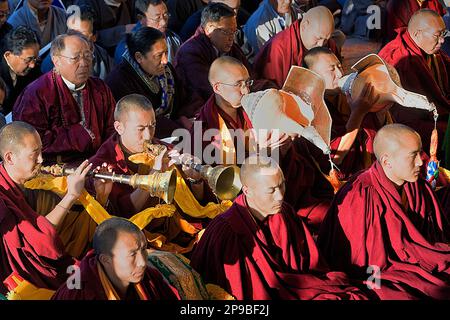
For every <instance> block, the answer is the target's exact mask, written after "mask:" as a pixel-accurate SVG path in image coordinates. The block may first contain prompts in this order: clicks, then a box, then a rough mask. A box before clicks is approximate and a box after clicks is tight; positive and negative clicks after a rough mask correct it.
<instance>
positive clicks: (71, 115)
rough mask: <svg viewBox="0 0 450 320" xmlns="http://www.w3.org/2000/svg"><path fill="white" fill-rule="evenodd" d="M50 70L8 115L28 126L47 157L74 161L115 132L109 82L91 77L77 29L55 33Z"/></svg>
mask: <svg viewBox="0 0 450 320" xmlns="http://www.w3.org/2000/svg"><path fill="white" fill-rule="evenodd" d="M51 56H52V61H53V63H54V65H55V67H54V69H53V70H52V71H50V72H48V73H46V74H44V75H43V76H41V77H40V78H39V79H38V80H36V81H35V82H33V83H32V84H31V85H29V86H28V87H27V88H26V89H25V90H24V91H23V92H22V94H21V95H20V96H19V98H18V99H17V101H16V104H15V105H14V108H13V119H14V120H22V121H25V122H28V123H29V124H31V125H33V126H34V127H35V128H36V130H37V131H38V133H39V135H40V136H41V139H42V144H43V154H44V158H45V159H46V161H49V162H58V163H60V162H77V161H79V160H80V159H83V158H87V157H89V156H91V155H93V154H94V153H95V151H96V150H97V149H98V148H99V147H100V145H101V144H102V142H103V141H105V140H106V139H107V138H108V137H109V136H110V135H111V134H112V133H113V131H114V127H113V122H114V120H113V113H114V106H115V101H114V97H113V95H112V93H111V90H110V89H109V88H108V86H107V85H106V84H105V83H104V82H103V81H102V80H100V79H98V78H93V77H91V76H90V75H91V69H92V60H93V53H92V51H91V46H90V44H89V41H88V40H87V39H86V38H85V37H84V36H83V35H82V34H80V33H76V32H74V33H70V34H63V35H60V36H58V37H56V38H55V40H53V42H52V48H51Z"/></svg>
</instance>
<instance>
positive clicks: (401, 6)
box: [385, 0, 445, 41]
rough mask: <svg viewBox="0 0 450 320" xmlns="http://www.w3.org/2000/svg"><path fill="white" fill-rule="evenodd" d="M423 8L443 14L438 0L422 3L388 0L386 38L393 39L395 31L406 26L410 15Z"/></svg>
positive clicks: (412, 0) (414, 0)
mask: <svg viewBox="0 0 450 320" xmlns="http://www.w3.org/2000/svg"><path fill="white" fill-rule="evenodd" d="M425 8H427V9H431V10H433V11H436V12H437V13H439V14H440V15H441V16H443V15H444V14H445V9H444V8H443V7H442V5H441V4H440V3H439V0H425V1H424V2H423V3H422V5H419V2H418V1H417V0H389V1H388V2H387V5H386V33H385V34H386V35H387V36H386V40H387V41H391V40H393V39H395V37H396V36H397V33H398V32H399V31H400V30H401V29H402V28H405V27H407V26H408V23H409V20H410V19H411V17H412V15H413V14H414V13H415V12H416V11H419V10H420V9H425Z"/></svg>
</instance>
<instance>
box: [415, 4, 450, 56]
mask: <svg viewBox="0 0 450 320" xmlns="http://www.w3.org/2000/svg"><path fill="white" fill-rule="evenodd" d="M445 31H446V27H445V22H444V19H442V17H441V16H440V15H439V14H438V13H437V12H435V11H433V10H430V9H422V10H419V11H417V12H415V13H414V15H413V16H412V17H411V19H410V20H409V24H408V32H409V34H410V35H411V38H412V39H413V41H414V42H415V43H416V44H417V46H418V47H419V48H420V49H422V50H423V51H425V52H426V53H427V54H434V53H436V52H438V51H439V50H440V49H441V47H442V44H443V43H444V41H445V38H444V35H445Z"/></svg>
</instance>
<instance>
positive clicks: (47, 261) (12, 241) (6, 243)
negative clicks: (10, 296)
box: [0, 164, 73, 294]
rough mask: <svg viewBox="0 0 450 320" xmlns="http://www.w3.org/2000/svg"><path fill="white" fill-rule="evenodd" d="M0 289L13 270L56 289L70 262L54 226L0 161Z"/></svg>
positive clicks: (36, 283)
mask: <svg viewBox="0 0 450 320" xmlns="http://www.w3.org/2000/svg"><path fill="white" fill-rule="evenodd" d="M0 238H1V242H0V293H2V294H5V293H6V292H7V289H6V287H5V286H4V284H3V281H4V280H5V279H6V278H7V277H8V276H9V275H11V273H13V272H15V273H17V274H18V275H19V276H21V277H22V278H24V279H25V280H28V281H29V282H31V283H32V284H33V285H35V286H37V287H39V288H48V289H53V290H56V289H57V288H58V287H59V286H60V285H61V284H62V283H63V282H64V281H65V278H66V277H67V276H68V275H67V274H66V269H67V267H68V266H69V265H71V264H72V263H73V260H72V258H70V257H69V256H67V255H66V254H65V252H64V248H63V244H62V242H61V240H60V238H59V236H58V234H57V233H56V228H55V227H54V226H53V225H52V224H51V223H50V222H49V221H48V220H47V218H45V217H43V216H41V215H39V214H38V213H36V212H35V211H34V210H33V209H32V208H31V207H30V206H29V205H28V203H27V201H26V199H25V196H24V194H23V192H22V190H20V188H19V186H18V185H16V184H15V183H14V181H12V179H11V178H10V176H9V175H8V173H7V172H6V170H5V168H4V167H3V164H0Z"/></svg>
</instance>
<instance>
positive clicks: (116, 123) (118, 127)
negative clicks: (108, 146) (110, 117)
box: [114, 121, 125, 136]
mask: <svg viewBox="0 0 450 320" xmlns="http://www.w3.org/2000/svg"><path fill="white" fill-rule="evenodd" d="M114 129H116V131H117V133H118V134H119V135H120V136H121V135H123V133H124V132H125V127H124V125H123V123H122V122H120V121H114Z"/></svg>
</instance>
